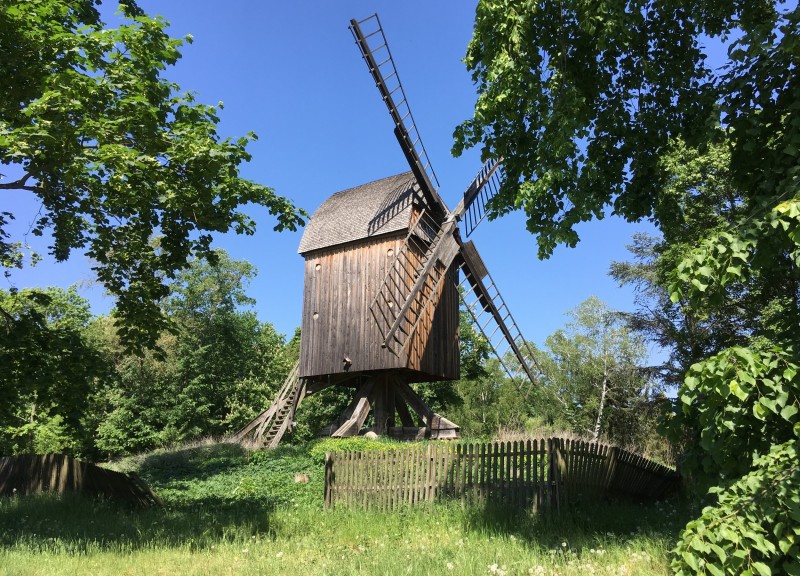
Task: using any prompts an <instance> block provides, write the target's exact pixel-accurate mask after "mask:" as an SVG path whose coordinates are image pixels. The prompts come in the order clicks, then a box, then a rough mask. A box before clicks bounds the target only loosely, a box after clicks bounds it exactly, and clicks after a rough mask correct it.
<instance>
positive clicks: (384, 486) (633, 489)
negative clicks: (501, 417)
mask: <svg viewBox="0 0 800 576" xmlns="http://www.w3.org/2000/svg"><path fill="white" fill-rule="evenodd" d="M551 456H552V457H551ZM679 479H680V476H679V475H678V474H677V473H676V472H675V471H674V470H671V469H670V468H667V467H666V466H662V465H660V464H657V463H655V462H652V461H650V460H646V459H644V458H642V457H640V456H637V455H636V454H633V453H630V452H626V451H625V450H621V449H619V448H616V447H612V446H607V445H605V444H599V443H589V442H582V441H578V440H566V439H561V438H547V439H530V440H527V441H516V442H492V443H483V444H462V443H457V444H456V443H431V444H427V445H419V446H413V447H411V448H400V449H397V450H379V451H369V452H334V453H331V452H329V453H327V454H326V455H325V507H326V508H333V507H335V506H336V505H341V506H345V507H351V508H353V507H355V508H374V509H379V510H395V509H397V508H401V507H404V506H415V505H418V504H422V503H430V502H438V501H445V500H455V501H460V502H461V503H462V504H467V503H470V504H477V505H501V506H514V507H529V508H532V509H534V510H540V509H544V508H554V509H556V510H557V509H558V508H559V507H560V506H561V505H562V503H566V502H573V501H576V500H580V499H592V498H598V497H605V496H608V495H614V496H632V497H637V498H645V499H655V498H659V497H662V496H663V495H664V494H666V493H667V492H668V491H669V490H671V489H673V488H674V487H675V486H676V485H677V483H678V482H679Z"/></svg>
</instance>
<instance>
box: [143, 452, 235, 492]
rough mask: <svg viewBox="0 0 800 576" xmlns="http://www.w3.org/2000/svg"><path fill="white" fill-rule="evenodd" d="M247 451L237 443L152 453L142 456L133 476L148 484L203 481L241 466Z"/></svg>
mask: <svg viewBox="0 0 800 576" xmlns="http://www.w3.org/2000/svg"><path fill="white" fill-rule="evenodd" d="M246 458H247V452H246V451H245V449H244V448H242V447H241V446H240V445H238V444H233V443H217V444H208V445H201V446H191V447H187V448H179V449H175V450H170V451H165V452H155V453H152V454H148V455H147V456H145V457H144V458H143V459H142V460H141V462H140V464H139V466H138V468H137V473H138V474H139V475H140V476H142V477H143V478H145V479H146V480H147V481H148V482H154V483H159V482H164V481H167V480H169V481H176V480H177V481H179V480H203V479H206V478H210V477H212V476H216V475H217V474H221V473H225V472H227V471H229V470H232V469H234V468H237V467H239V466H241V465H242V462H243V461H245V460H246Z"/></svg>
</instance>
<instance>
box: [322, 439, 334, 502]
mask: <svg viewBox="0 0 800 576" xmlns="http://www.w3.org/2000/svg"><path fill="white" fill-rule="evenodd" d="M333 478H334V476H333V454H331V453H330V452H325V493H324V496H323V499H324V502H325V510H330V509H331V508H333V486H331V484H333Z"/></svg>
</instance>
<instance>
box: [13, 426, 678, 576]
mask: <svg viewBox="0 0 800 576" xmlns="http://www.w3.org/2000/svg"><path fill="white" fill-rule="evenodd" d="M328 442H330V441H328ZM326 447H328V448H329V447H330V446H329V445H325V444H312V445H309V446H305V447H298V448H295V447H286V448H280V449H278V450H275V451H273V452H269V453H263V452H254V453H247V452H244V451H243V450H241V449H240V448H239V447H238V446H233V445H226V444H209V445H205V446H196V447H189V448H183V449H178V450H173V451H163V452H156V453H152V454H148V455H143V456H138V457H135V458H131V459H128V460H126V461H123V462H120V463H117V464H116V465H115V467H116V468H117V469H122V470H136V471H137V472H138V473H139V474H140V475H141V476H142V477H143V478H144V479H145V480H146V481H147V482H148V483H149V484H150V485H151V486H152V487H153V488H154V490H155V491H156V492H157V493H158V494H159V495H160V496H161V498H162V499H163V500H164V502H165V504H166V508H165V509H154V510H132V509H129V508H126V507H122V506H117V505H115V504H112V503H108V502H95V501H91V500H85V499H82V498H80V497H77V496H73V497H63V498H56V497H53V496H39V497H29V498H12V499H2V500H0V574H2V575H6V574H9V575H12V574H13V575H16V574H20V575H21V574H42V575H51V574H53V575H55V574H70V575H71V574H109V575H114V576H121V575H126V574H143V575H145V574H146V575H148V576H149V575H158V574H176V575H182V576H183V575H194V574H325V575H333V574H476V575H477V574H481V575H492V574H494V575H496V576H503V575H504V574H505V575H507V576H510V575H512V574H563V575H567V574H631V575H639V574H642V575H649V574H669V549H670V548H672V546H673V543H674V542H675V541H676V539H677V535H678V533H679V531H680V529H681V527H682V526H683V524H685V522H686V519H687V514H688V513H689V511H688V510H686V509H685V507H684V506H683V505H682V503H681V502H680V501H672V502H666V503H660V504H653V505H647V506H643V505H640V504H635V503H622V502H604V503H601V504H595V505H592V506H579V507H574V508H573V509H571V510H569V511H563V510H562V513H561V515H560V516H558V517H550V518H543V517H535V516H532V515H530V514H527V513H526V512H525V511H524V510H479V509H469V508H468V509H461V507H460V506H457V505H454V506H437V507H429V508H425V509H413V510H406V511H403V512H400V513H394V514H389V513H377V512H359V511H348V510H334V511H328V512H326V511H323V510H322V455H323V454H324V449H325V448H326ZM297 473H303V474H307V475H308V477H309V482H308V483H307V484H305V483H296V482H295V474H297Z"/></svg>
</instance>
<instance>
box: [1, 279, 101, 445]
mask: <svg viewBox="0 0 800 576" xmlns="http://www.w3.org/2000/svg"><path fill="white" fill-rule="evenodd" d="M0 310H2V311H3V312H2V316H0V453H1V454H9V453H21V452H37V453H46V452H67V453H71V454H80V453H82V452H83V451H84V450H85V448H86V446H87V444H89V443H90V442H89V439H88V436H89V432H88V431H87V430H86V428H85V426H83V424H84V422H83V415H84V413H85V411H86V408H87V406H88V404H89V397H90V394H91V390H92V389H93V386H94V383H95V381H96V380H97V379H98V378H100V377H101V376H102V374H103V372H104V368H105V367H104V365H103V363H102V359H101V356H100V355H99V354H97V352H96V350H95V349H94V348H93V347H92V346H91V343H90V342H89V341H87V339H86V338H85V336H84V333H83V331H84V328H85V327H86V325H87V324H88V323H89V320H90V318H91V314H90V312H89V303H88V302H87V301H86V300H85V299H83V298H81V297H80V296H79V295H78V293H77V292H76V291H75V289H74V288H70V289H68V290H63V289H61V288H47V289H42V290H27V289H26V290H22V291H20V292H18V293H10V292H6V291H4V290H0Z"/></svg>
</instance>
